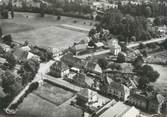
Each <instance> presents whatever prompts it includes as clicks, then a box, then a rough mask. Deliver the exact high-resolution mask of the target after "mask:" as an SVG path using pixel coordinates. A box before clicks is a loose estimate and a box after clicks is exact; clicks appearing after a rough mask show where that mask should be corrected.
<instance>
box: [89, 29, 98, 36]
mask: <svg viewBox="0 0 167 117" xmlns="http://www.w3.org/2000/svg"><path fill="white" fill-rule="evenodd" d="M95 33H96V30H95V29H93V28H92V29H91V30H90V31H89V34H88V36H89V37H92V36H93V35H94V34H95Z"/></svg>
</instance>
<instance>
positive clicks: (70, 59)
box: [60, 53, 85, 68]
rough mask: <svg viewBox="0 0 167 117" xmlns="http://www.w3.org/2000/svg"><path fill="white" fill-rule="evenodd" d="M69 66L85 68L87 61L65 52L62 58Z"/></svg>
mask: <svg viewBox="0 0 167 117" xmlns="http://www.w3.org/2000/svg"><path fill="white" fill-rule="evenodd" d="M60 60H61V61H62V62H63V63H65V64H66V65H67V66H69V67H77V68H83V67H84V65H85V62H84V61H83V60H81V59H79V58H77V57H74V56H73V55H72V54H71V53H67V54H65V55H64V56H63V57H62V58H61V59H60Z"/></svg>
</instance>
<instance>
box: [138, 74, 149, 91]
mask: <svg viewBox="0 0 167 117" xmlns="http://www.w3.org/2000/svg"><path fill="white" fill-rule="evenodd" d="M148 83H149V79H148V77H141V78H140V79H139V81H138V88H139V89H141V90H145V89H146V88H147V85H148Z"/></svg>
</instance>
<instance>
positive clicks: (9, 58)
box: [5, 52, 17, 69]
mask: <svg viewBox="0 0 167 117" xmlns="http://www.w3.org/2000/svg"><path fill="white" fill-rule="evenodd" d="M5 58H6V61H7V62H8V65H9V69H14V68H15V66H16V63H17V60H16V58H15V56H14V55H13V54H12V53H11V52H8V53H6V56H5Z"/></svg>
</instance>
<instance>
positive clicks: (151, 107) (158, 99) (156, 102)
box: [148, 94, 165, 113]
mask: <svg viewBox="0 0 167 117" xmlns="http://www.w3.org/2000/svg"><path fill="white" fill-rule="evenodd" d="M164 100H165V98H164V97H163V96H162V95H161V94H155V95H154V94H153V95H151V96H149V98H148V111H149V112H154V113H155V112H156V113H160V108H161V104H163V102H164Z"/></svg>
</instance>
